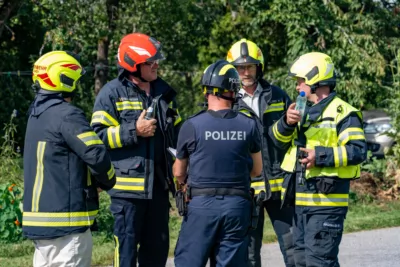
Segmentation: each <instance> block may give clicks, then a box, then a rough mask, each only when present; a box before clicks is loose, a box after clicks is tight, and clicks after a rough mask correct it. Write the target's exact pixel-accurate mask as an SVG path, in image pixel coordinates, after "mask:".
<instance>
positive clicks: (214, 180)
mask: <svg viewBox="0 0 400 267" xmlns="http://www.w3.org/2000/svg"><path fill="white" fill-rule="evenodd" d="M259 151H260V133H259V131H258V128H257V125H256V122H255V121H254V120H253V119H252V118H249V117H247V116H246V115H244V114H242V113H240V112H236V111H233V110H220V111H212V110H211V111H210V110H209V111H202V112H200V113H198V114H196V115H194V116H192V117H191V118H189V119H188V120H187V121H186V122H185V123H184V124H183V125H182V129H181V132H180V134H179V138H178V146H177V158H179V159H184V158H189V175H188V176H189V182H188V184H189V186H190V187H192V188H238V189H243V190H248V189H249V188H250V172H251V170H252V168H253V161H252V158H251V154H252V153H257V152H259Z"/></svg>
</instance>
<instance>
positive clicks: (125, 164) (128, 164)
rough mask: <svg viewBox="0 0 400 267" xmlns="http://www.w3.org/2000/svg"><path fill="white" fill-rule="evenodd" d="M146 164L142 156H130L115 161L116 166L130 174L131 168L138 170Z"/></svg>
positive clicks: (121, 171) (123, 172) (120, 170)
mask: <svg viewBox="0 0 400 267" xmlns="http://www.w3.org/2000/svg"><path fill="white" fill-rule="evenodd" d="M143 166H144V159H143V158H142V157H130V158H127V159H122V160H119V161H117V162H115V163H114V168H115V169H117V170H119V172H120V173H122V174H128V173H129V170H138V169H140V168H142V167H143Z"/></svg>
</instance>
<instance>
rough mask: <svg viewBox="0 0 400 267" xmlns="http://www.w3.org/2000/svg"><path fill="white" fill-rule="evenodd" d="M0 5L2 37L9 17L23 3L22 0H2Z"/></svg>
mask: <svg viewBox="0 0 400 267" xmlns="http://www.w3.org/2000/svg"><path fill="white" fill-rule="evenodd" d="M0 3H1V6H0V39H1V36H2V34H3V30H4V27H5V25H6V21H7V20H8V19H9V17H10V15H11V13H12V12H13V11H14V10H15V9H17V8H18V7H19V6H20V5H21V4H22V0H5V1H1V2H0Z"/></svg>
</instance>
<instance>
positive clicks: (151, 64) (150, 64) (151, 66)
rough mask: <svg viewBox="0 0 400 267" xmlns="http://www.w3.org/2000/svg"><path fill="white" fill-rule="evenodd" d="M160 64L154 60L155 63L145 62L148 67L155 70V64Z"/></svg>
mask: <svg viewBox="0 0 400 267" xmlns="http://www.w3.org/2000/svg"><path fill="white" fill-rule="evenodd" d="M159 63H160V60H153V61H148V62H145V63H144V64H145V65H147V66H150V68H153V67H154V65H155V64H157V65H158V64H159Z"/></svg>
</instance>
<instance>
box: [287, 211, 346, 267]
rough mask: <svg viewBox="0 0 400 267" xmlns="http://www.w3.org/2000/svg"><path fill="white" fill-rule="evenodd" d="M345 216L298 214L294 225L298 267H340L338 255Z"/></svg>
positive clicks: (295, 254)
mask: <svg viewBox="0 0 400 267" xmlns="http://www.w3.org/2000/svg"><path fill="white" fill-rule="evenodd" d="M344 218H345V215H344V214H341V215H337V214H296V215H295V217H294V223H293V239H294V245H295V247H294V259H295V262H296V267H340V265H339V260H338V254H339V245H340V242H341V240H342V234H343V223H344Z"/></svg>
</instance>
